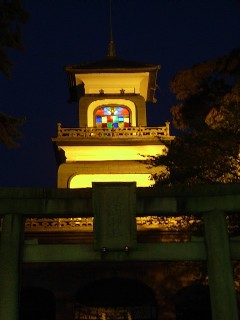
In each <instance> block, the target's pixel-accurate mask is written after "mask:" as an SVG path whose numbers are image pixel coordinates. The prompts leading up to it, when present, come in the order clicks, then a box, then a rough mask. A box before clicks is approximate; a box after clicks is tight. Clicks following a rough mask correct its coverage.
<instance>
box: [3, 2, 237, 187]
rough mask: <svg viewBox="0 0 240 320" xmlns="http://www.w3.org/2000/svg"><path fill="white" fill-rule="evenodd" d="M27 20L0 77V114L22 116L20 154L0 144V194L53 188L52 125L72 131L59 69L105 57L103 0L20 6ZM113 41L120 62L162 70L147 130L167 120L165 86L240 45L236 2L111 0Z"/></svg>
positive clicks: (72, 107) (73, 115) (73, 111)
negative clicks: (10, 64) (8, 71)
mask: <svg viewBox="0 0 240 320" xmlns="http://www.w3.org/2000/svg"><path fill="white" fill-rule="evenodd" d="M23 3H24V6H25V8H26V10H27V11H28V12H29V13H30V20H29V23H28V24H27V25H26V26H25V27H24V42H25V51H24V52H11V58H12V60H13V61H14V62H15V64H16V66H15V68H14V69H13V74H12V79H11V80H9V79H7V78H6V77H5V76H4V75H3V74H0V111H1V112H4V113H6V114H12V115H15V116H18V117H26V118H27V123H26V124H25V125H24V126H22V127H21V130H22V132H23V134H24V137H23V138H22V139H21V140H20V143H21V147H20V148H18V149H7V148H6V147H4V146H2V145H0V163H1V166H0V186H1V187H44V188H45V187H46V188H48V187H50V188H51V187H55V186H56V172H57V167H56V162H55V157H54V152H53V148H52V143H51V137H55V136H56V124H57V122H62V124H63V126H64V127H75V126H77V119H78V118H77V109H78V108H77V105H76V104H69V103H68V102H67V101H68V88H67V78H66V74H65V72H64V70H63V66H65V65H71V64H78V63H84V62H90V61H95V60H98V59H102V58H104V57H105V56H106V51H107V46H108V41H109V5H108V4H109V2H108V0H34V1H33V0H23ZM112 16H113V37H114V40H115V44H116V49H117V56H118V57H119V58H121V59H126V60H134V61H139V62H144V63H152V64H161V66H162V68H161V70H160V71H159V73H158V82H157V83H158V86H159V89H158V91H157V99H158V102H157V103H156V104H151V105H149V106H148V118H149V121H148V122H149V125H151V126H158V125H160V126H161V125H164V122H165V121H166V120H171V118H170V113H169V109H170V107H171V106H172V105H173V104H174V98H173V97H172V96H171V94H170V93H169V91H168V82H169V80H171V78H172V77H173V76H174V75H175V74H176V73H177V72H178V71H179V70H181V69H184V68H188V67H190V66H192V65H193V64H196V63H199V62H201V61H205V60H209V59H213V58H215V57H218V56H221V55H224V54H226V53H229V52H230V51H231V50H232V49H233V48H236V47H239V46H240V1H239V0H199V1H197V0H194V1H193V0H112Z"/></svg>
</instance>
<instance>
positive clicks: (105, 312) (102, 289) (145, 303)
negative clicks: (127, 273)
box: [75, 278, 157, 320]
mask: <svg viewBox="0 0 240 320" xmlns="http://www.w3.org/2000/svg"><path fill="white" fill-rule="evenodd" d="M75 310H76V312H75V319H86V318H89V319H102V320H108V319H113V318H114V319H128V320H131V319H157V304H156V300H155V294H154V291H153V290H152V289H151V288H149V287H148V286H146V285H145V284H143V283H140V282H138V281H136V280H133V279H126V278H109V279H102V280H98V281H94V282H92V283H90V284H88V285H87V286H85V287H84V288H83V289H81V290H80V291H79V292H78V293H77V295H76V305H75Z"/></svg>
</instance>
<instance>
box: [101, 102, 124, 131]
mask: <svg viewBox="0 0 240 320" xmlns="http://www.w3.org/2000/svg"><path fill="white" fill-rule="evenodd" d="M95 121H96V127H97V128H109V129H112V128H120V129H123V128H127V127H129V126H130V112H129V110H128V109H127V108H126V107H124V106H116V105H107V106H101V107H100V108H99V109H97V111H96V114H95Z"/></svg>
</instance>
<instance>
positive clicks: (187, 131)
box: [152, 49, 240, 185]
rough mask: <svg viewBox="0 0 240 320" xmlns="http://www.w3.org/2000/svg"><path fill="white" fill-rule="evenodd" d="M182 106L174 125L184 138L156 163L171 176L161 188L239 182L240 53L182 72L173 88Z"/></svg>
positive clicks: (176, 109)
mask: <svg viewBox="0 0 240 320" xmlns="http://www.w3.org/2000/svg"><path fill="white" fill-rule="evenodd" d="M170 89H171V90H172V91H173V93H174V94H175V95H176V99H177V100H178V101H179V104H177V105H176V106H174V107H172V109H171V113H172V117H173V125H174V126H175V128H177V129H179V130H182V132H183V133H182V134H181V135H180V136H178V137H176V138H175V140H174V141H172V142H171V143H169V144H168V148H169V151H168V153H167V154H166V155H164V156H161V157H155V158H153V159H152V164H153V165H165V166H166V168H167V170H166V172H162V173H160V174H159V175H157V176H156V177H155V179H156V180H157V182H158V183H167V184H189V185H191V184H195V183H211V182H221V183H227V182H238V181H239V179H240V171H239V165H240V161H239V160H240V159H239V143H240V49H235V50H233V51H232V52H231V53H230V54H229V55H226V56H223V57H220V58H218V59H215V60H211V61H206V62H203V63H200V64H198V65H195V66H193V67H192V68H190V69H187V70H182V71H180V72H179V73H178V74H177V75H176V76H175V77H174V79H173V80H172V81H171V83H170Z"/></svg>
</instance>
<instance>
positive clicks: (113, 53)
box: [107, 0, 116, 59]
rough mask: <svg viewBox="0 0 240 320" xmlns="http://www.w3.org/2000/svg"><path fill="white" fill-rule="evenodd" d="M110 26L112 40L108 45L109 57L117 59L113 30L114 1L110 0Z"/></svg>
mask: <svg viewBox="0 0 240 320" xmlns="http://www.w3.org/2000/svg"><path fill="white" fill-rule="evenodd" d="M109 20H110V21H109V27H110V41H109V45H108V54H107V57H108V59H115V58H116V49H115V44H114V42H113V32H112V1H111V0H109Z"/></svg>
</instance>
